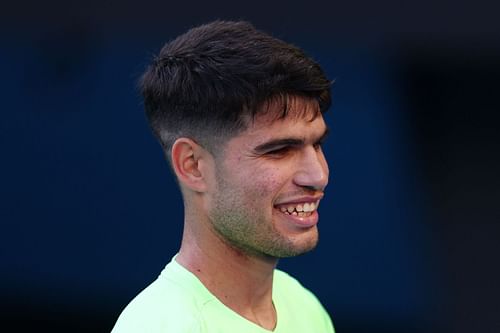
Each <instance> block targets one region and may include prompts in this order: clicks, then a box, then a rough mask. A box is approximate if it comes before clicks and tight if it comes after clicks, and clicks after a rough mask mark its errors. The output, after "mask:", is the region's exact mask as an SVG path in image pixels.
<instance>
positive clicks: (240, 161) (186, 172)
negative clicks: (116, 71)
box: [113, 21, 334, 333]
mask: <svg viewBox="0 0 500 333" xmlns="http://www.w3.org/2000/svg"><path fill="white" fill-rule="evenodd" d="M330 85H331V82H330V81H329V80H328V79H327V78H326V77H325V75H324V73H323V71H322V70H321V68H320V67H319V65H318V64H317V63H315V62H314V61H313V60H311V59H310V58H308V57H307V56H306V55H305V54H304V53H303V52H302V51H301V50H300V49H298V48H296V47H295V46H292V45H289V44H286V43H285V42H283V41H280V40H278V39H275V38H273V37H271V36H269V35H267V34H265V33H263V32H260V31H258V30H256V29H255V28H254V27H253V26H252V25H250V24H248V23H245V22H223V21H216V22H213V23H210V24H207V25H203V26H200V27H197V28H194V29H191V30H189V31H188V32H186V33H185V34H183V35H181V36H179V37H178V38H176V39H175V40H173V41H171V42H169V43H167V44H166V45H165V46H164V47H163V49H162V50H161V51H160V54H159V55H158V56H157V57H156V58H155V59H154V61H153V63H152V64H151V65H150V67H149V68H148V69H147V70H146V73H145V74H144V76H143V78H142V80H141V89H142V93H143V96H144V102H145V109H146V114H147V116H148V120H149V122H150V124H151V126H152V128H153V131H154V133H155V135H156V136H157V138H158V139H159V141H160V143H161V145H162V147H163V149H164V151H165V154H166V156H167V159H168V161H169V162H170V164H171V166H172V169H173V171H174V174H175V176H176V178H177V180H178V183H179V186H180V189H181V192H182V196H183V200H184V210H185V220H184V232H183V238H182V244H181V248H180V250H179V253H178V254H177V255H176V256H175V257H174V258H173V259H172V261H171V262H170V263H169V264H168V265H167V266H166V267H165V269H164V270H163V272H162V273H161V275H160V276H159V277H158V279H157V280H156V281H155V282H153V283H152V284H151V285H150V286H149V287H147V288H146V289H145V290H144V291H142V292H141V293H140V294H139V295H138V296H137V297H136V298H135V299H134V300H133V301H132V302H131V303H130V304H129V305H128V306H127V308H126V309H125V310H124V311H123V313H122V314H121V316H120V318H119V319H118V321H117V323H116V325H115V327H114V329H113V333H125V332H151V333H153V332H154V333H160V332H169V333H187V332H207V333H208V332H220V333H225V332H228V333H229V332H230V333H252V332H255V333H257V332H261V333H262V332H269V331H274V332H277V333H280V332H283V333H294V332H298V333H307V332H311V333H331V332H334V329H333V326H332V323H331V320H330V318H329V316H328V314H327V313H326V311H325V310H324V309H323V307H322V306H321V304H320V303H319V301H318V300H317V299H316V298H315V296H314V295H313V294H312V293H310V292H309V291H308V290H306V289H305V288H303V287H302V286H301V285H300V284H299V283H298V282H297V281H296V280H295V279H293V278H292V277H290V276H289V275H287V274H286V273H284V272H281V271H279V270H277V269H276V265H277V263H278V259H279V258H283V257H290V256H296V255H299V254H301V253H304V252H307V251H310V250H311V249H313V248H314V247H315V246H316V243H317V241H318V229H317V226H316V224H317V222H318V213H317V208H318V205H319V202H320V200H321V199H322V197H323V191H324V189H325V187H326V185H327V182H328V166H327V162H326V160H325V157H324V155H323V152H322V150H321V142H322V140H323V139H324V137H325V136H326V133H327V127H326V125H325V122H324V120H323V116H322V114H323V112H325V111H326V110H327V109H328V107H329V106H330Z"/></svg>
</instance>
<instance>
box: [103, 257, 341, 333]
mask: <svg viewBox="0 0 500 333" xmlns="http://www.w3.org/2000/svg"><path fill="white" fill-rule="evenodd" d="M273 302H274V306H275V308H276V312H277V324H276V327H275V329H274V331H272V332H274V333H309V332H310V333H334V328H333V325H332V322H331V320H330V317H329V315H328V313H327V312H326V311H325V309H324V308H323V306H322V305H321V304H320V302H319V301H318V300H317V298H316V297H315V296H314V295H313V294H312V293H311V292H310V291H308V290H307V289H305V288H304V287H303V286H302V285H301V284H300V283H299V282H298V281H297V280H295V279H294V278H292V277H290V276H289V275H288V274H286V273H284V272H282V271H280V270H277V269H276V270H275V271H274V277H273ZM139 332H140V333H235V332H238V333H269V332H271V331H269V330H266V329H264V328H262V327H260V326H258V325H257V324H254V323H253V322H251V321H249V320H247V319H245V318H244V317H242V316H240V315H239V314H237V313H236V312H234V311H233V310H231V309H230V308H228V307H226V306H225V305H224V304H223V303H222V302H220V301H219V300H218V299H217V298H216V297H215V296H214V295H213V294H211V293H210V291H208V289H206V288H205V286H204V285H203V284H202V283H201V282H200V280H198V278H197V277H196V276H195V275H194V274H192V273H191V272H189V271H188V270H187V269H186V268H184V267H183V266H181V265H180V264H179V263H177V261H176V260H175V257H174V258H173V259H172V261H171V262H170V263H169V264H167V266H166V267H165V269H164V270H163V271H162V272H161V274H160V276H159V277H158V279H157V280H155V281H154V282H153V283H152V284H151V285H149V286H148V287H147V288H146V289H144V290H143V291H142V292H141V293H140V294H139V295H138V296H137V297H135V298H134V299H133V300H132V301H131V302H130V304H129V305H128V306H127V307H126V308H125V310H123V312H122V314H121V315H120V317H119V318H118V321H117V322H116V324H115V327H114V328H113V330H112V333H139Z"/></svg>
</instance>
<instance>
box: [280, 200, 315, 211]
mask: <svg viewBox="0 0 500 333" xmlns="http://www.w3.org/2000/svg"><path fill="white" fill-rule="evenodd" d="M318 203H319V201H316V202H306V203H303V204H296V205H288V206H282V207H281V208H280V210H281V211H282V212H283V213H284V212H288V213H293V212H294V211H296V212H304V213H310V212H313V211H315V210H316V208H317V207H318Z"/></svg>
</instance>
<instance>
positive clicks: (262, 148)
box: [254, 127, 329, 153]
mask: <svg viewBox="0 0 500 333" xmlns="http://www.w3.org/2000/svg"><path fill="white" fill-rule="evenodd" d="M328 132H329V129H328V127H327V128H325V130H324V132H323V134H321V136H320V137H319V138H318V139H317V140H315V141H314V142H315V143H316V142H322V141H323V140H325V138H326V137H327V136H328ZM304 143H305V139H304V138H293V137H291V138H280V139H274V140H271V141H268V142H264V143H262V144H260V145H258V146H257V147H255V148H254V151H255V152H256V153H264V152H267V151H271V150H274V149H276V148H281V147H286V146H302V145H304Z"/></svg>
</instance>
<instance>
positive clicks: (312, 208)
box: [208, 98, 328, 258]
mask: <svg viewBox="0 0 500 333" xmlns="http://www.w3.org/2000/svg"><path fill="white" fill-rule="evenodd" d="M316 107H317V106H316V104H315V103H313V102H310V101H306V100H303V99H299V98H297V99H295V100H294V102H293V103H291V106H290V114H289V116H287V117H286V118H285V119H278V120H276V115H275V114H263V115H259V116H257V117H256V118H255V120H254V121H253V122H251V123H250V125H249V127H248V128H247V129H246V130H245V131H243V132H242V133H240V134H239V135H237V136H236V137H233V138H232V139H230V140H229V141H228V142H227V144H226V145H225V146H224V148H223V149H224V152H223V153H222V154H220V155H221V156H220V157H218V158H217V159H216V163H215V168H216V170H215V182H214V184H212V186H211V187H210V193H209V201H208V212H209V218H210V220H211V222H212V225H213V227H214V229H215V231H216V233H217V234H218V235H219V236H222V239H223V240H224V241H226V242H228V243H229V244H231V245H232V246H234V247H236V248H239V249H240V250H243V251H244V252H245V253H248V254H252V255H259V256H266V257H268V256H270V257H277V258H281V257H289V256H295V255H298V254H301V253H304V252H307V251H310V250H311V249H313V248H314V247H315V246H316V244H317V242H318V230H317V227H316V224H317V222H318V213H317V211H316V208H317V207H318V203H319V200H320V199H321V198H322V196H323V190H324V188H325V187H326V185H327V183H328V165H327V162H326V160H325V157H324V155H323V151H322V150H321V146H320V144H321V141H322V140H323V139H324V137H325V135H326V132H327V128H326V125H325V122H324V120H323V117H322V116H321V115H318V116H317V117H316V118H314V119H313V120H311V119H312V114H313V113H314V111H315V108H316ZM272 110H273V107H272V106H271V108H270V111H271V113H272ZM304 110H305V111H306V112H304Z"/></svg>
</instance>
